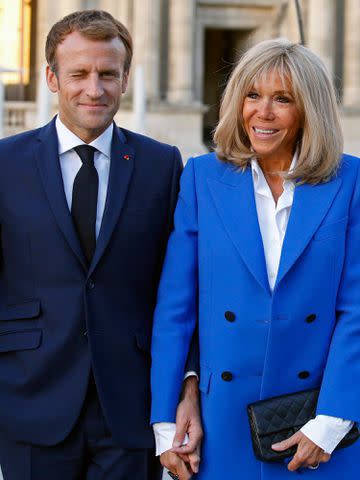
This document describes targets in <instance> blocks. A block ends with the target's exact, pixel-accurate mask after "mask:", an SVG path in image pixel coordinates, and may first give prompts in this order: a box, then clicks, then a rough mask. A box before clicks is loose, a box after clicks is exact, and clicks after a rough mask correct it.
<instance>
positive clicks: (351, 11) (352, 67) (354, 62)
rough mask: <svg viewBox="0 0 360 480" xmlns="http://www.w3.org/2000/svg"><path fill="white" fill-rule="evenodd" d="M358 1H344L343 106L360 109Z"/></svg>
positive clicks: (359, 4) (359, 21)
mask: <svg viewBox="0 0 360 480" xmlns="http://www.w3.org/2000/svg"><path fill="white" fill-rule="evenodd" d="M359 26H360V0H346V1H345V29H344V33H345V48H344V106H346V107H350V108H355V109H359V108H360V33H359Z"/></svg>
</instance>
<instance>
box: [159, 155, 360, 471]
mask: <svg viewBox="0 0 360 480" xmlns="http://www.w3.org/2000/svg"><path fill="white" fill-rule="evenodd" d="M197 322H198V323H199V337H200V340H199V344H200V390H201V403H202V415H203V420H204V426H205V438H204V445H203V454H202V463H201V466H200V474H199V476H198V477H197V478H199V479H201V480H202V479H206V480H213V479H214V480H215V479H219V478H232V477H233V475H234V472H241V474H242V475H243V478H244V480H248V479H251V480H260V479H261V480H281V479H291V478H293V473H291V472H288V471H287V469H286V468H285V466H284V465H265V464H264V465H261V463H260V462H258V461H257V460H256V459H255V457H254V454H253V452H252V446H251V438H250V429H249V426H248V420H247V413H246V407H247V405H248V404H249V403H251V402H254V401H256V400H259V399H264V398H269V397H272V396H275V395H281V394H286V393H290V392H295V391H300V390H305V389H308V388H313V387H318V386H321V393H320V397H319V402H318V413H322V414H327V415H332V416H335V417H341V418H345V419H349V420H354V421H357V422H358V421H360V178H359V160H358V159H356V158H354V157H350V156H347V155H344V157H343V160H342V162H341V165H340V168H339V170H338V172H337V175H336V176H335V177H334V178H333V179H332V180H331V181H329V182H327V183H322V184H319V185H316V186H311V185H308V184H304V185H299V186H297V187H296V188H295V192H294V201H293V206H292V211H291V214H290V218H289V223H288V227H287V231H286V235H285V239H284V243H283V248H282V255H281V260H280V265H279V271H278V275H277V280H276V284H275V287H274V290H273V292H271V290H270V288H269V284H268V277H267V272H266V264H265V258H264V249H263V245H262V239H261V233H260V229H259V224H258V220H257V213H256V205H255V199H254V191H253V180H252V175H251V169H250V168H247V169H246V170H245V171H243V172H242V171H239V169H236V168H234V167H233V166H232V165H229V164H225V163H223V162H220V161H219V160H217V158H216V156H215V155H214V154H208V155H205V156H202V157H199V158H195V159H192V160H190V161H189V162H188V164H187V165H186V167H185V170H184V173H183V176H182V180H181V189H180V194H179V200H178V205H177V208H176V213H175V229H174V231H173V233H172V234H171V236H170V239H169V243H168V251H167V255H166V259H165V263H164V271H163V276H162V279H161V282H160V288H159V300H158V305H157V307H156V310H155V318H154V331H153V346H152V355H153V368H152V388H153V407H152V421H153V422H160V421H173V420H174V416H175V410H176V402H177V396H178V392H179V389H180V386H181V376H182V369H183V365H184V362H185V358H186V352H187V349H188V345H189V342H190V339H191V335H192V331H193V329H194V327H195V325H196V323H197ZM164 365H166V368H165V367H164ZM160 384H161V385H162V389H161V393H160V391H159V389H160ZM359 455H360V442H358V443H357V444H355V445H354V446H352V447H350V448H347V449H344V450H342V451H339V452H335V453H334V454H333V458H332V459H331V461H330V462H329V463H328V464H326V465H323V464H322V465H321V466H320V468H319V470H317V471H316V474H315V475H316V477H317V478H319V479H324V480H325V479H326V480H329V479H338V478H341V476H343V478H355V477H356V476H357V475H358V472H359V461H358V458H359ZM303 475H305V476H307V475H312V476H313V475H314V473H313V472H312V471H310V470H305V471H304V472H303ZM235 476H236V475H235Z"/></svg>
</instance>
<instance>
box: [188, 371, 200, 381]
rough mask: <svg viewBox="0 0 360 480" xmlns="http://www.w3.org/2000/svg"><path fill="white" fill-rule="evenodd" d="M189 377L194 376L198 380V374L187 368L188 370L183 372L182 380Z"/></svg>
mask: <svg viewBox="0 0 360 480" xmlns="http://www.w3.org/2000/svg"><path fill="white" fill-rule="evenodd" d="M189 377H196V378H197V379H198V380H199V376H198V374H197V373H196V372H194V371H193V370H189V371H188V372H186V373H185V375H184V380H186V379H187V378H189Z"/></svg>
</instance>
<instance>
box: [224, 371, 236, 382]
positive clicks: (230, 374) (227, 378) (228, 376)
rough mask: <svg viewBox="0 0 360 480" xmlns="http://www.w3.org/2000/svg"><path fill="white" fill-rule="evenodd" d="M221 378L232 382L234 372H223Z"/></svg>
mask: <svg viewBox="0 0 360 480" xmlns="http://www.w3.org/2000/svg"><path fill="white" fill-rule="evenodd" d="M221 378H222V379H223V380H224V382H231V380H232V379H233V374H232V373H231V372H222V374H221Z"/></svg>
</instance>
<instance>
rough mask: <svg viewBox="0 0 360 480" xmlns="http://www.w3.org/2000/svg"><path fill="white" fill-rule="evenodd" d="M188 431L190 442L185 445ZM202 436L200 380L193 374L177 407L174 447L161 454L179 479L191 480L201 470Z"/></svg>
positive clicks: (167, 465)
mask: <svg viewBox="0 0 360 480" xmlns="http://www.w3.org/2000/svg"><path fill="white" fill-rule="evenodd" d="M186 433H187V434H188V436H189V442H188V443H187V445H183V442H184V438H185V434H186ZM202 437H203V431H202V426H201V417H200V407H199V389H198V380H197V378H196V377H195V376H192V377H188V378H187V379H186V380H185V382H184V389H183V394H182V398H181V401H180V403H179V405H178V408H177V413H176V434H175V437H174V441H173V448H172V449H171V450H167V451H166V452H164V453H163V454H162V455H161V456H160V462H161V464H162V465H163V466H164V467H165V468H167V469H168V470H170V472H172V473H174V474H176V475H177V476H178V477H179V480H189V479H190V478H191V477H192V475H193V474H194V473H197V472H198V471H199V464H200V447H201V440H202Z"/></svg>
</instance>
